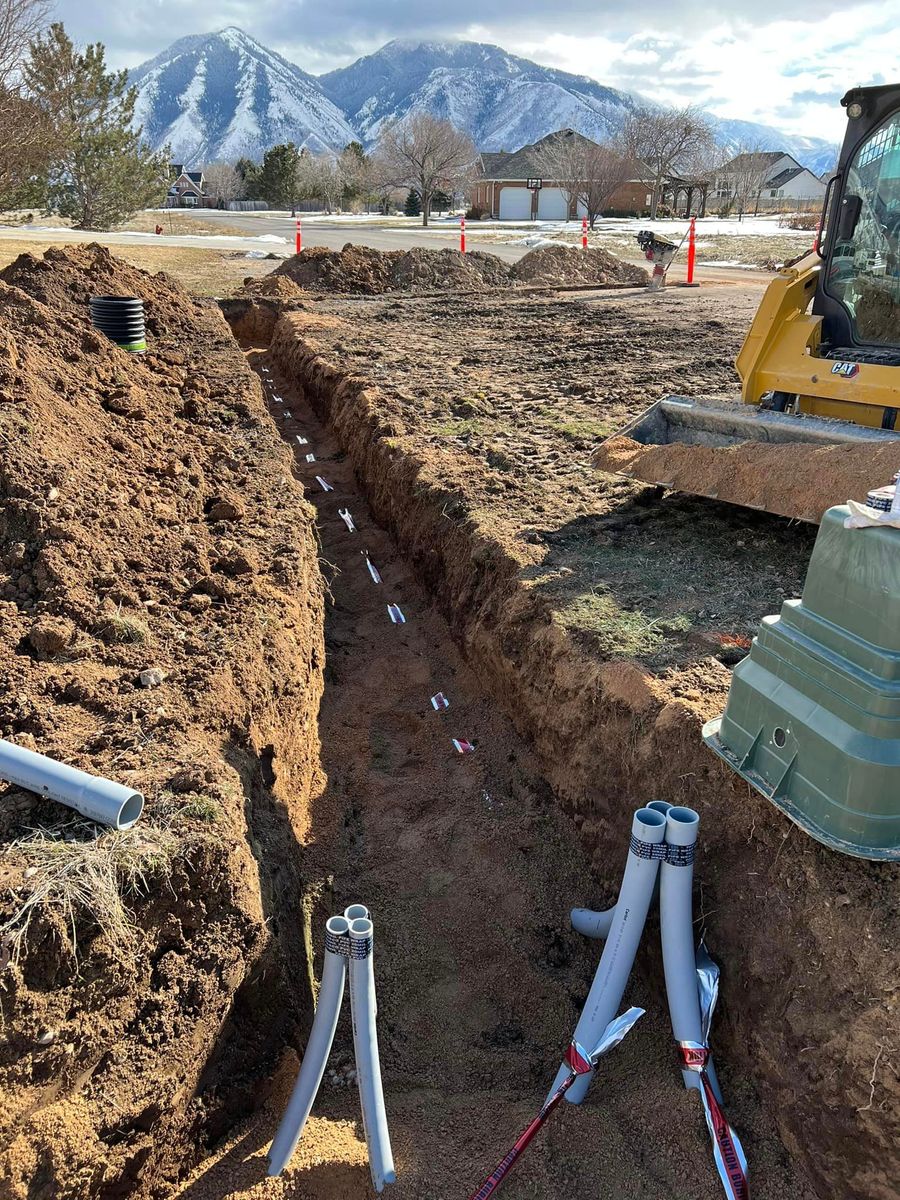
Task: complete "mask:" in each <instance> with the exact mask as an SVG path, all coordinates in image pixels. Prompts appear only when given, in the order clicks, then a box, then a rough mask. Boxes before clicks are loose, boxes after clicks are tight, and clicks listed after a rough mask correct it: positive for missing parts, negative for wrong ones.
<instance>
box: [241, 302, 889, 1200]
mask: <svg viewBox="0 0 900 1200" xmlns="http://www.w3.org/2000/svg"><path fill="white" fill-rule="evenodd" d="M266 324H268V321H267V322H266ZM245 332H246V331H245ZM271 352H272V354H273V355H274V357H275V358H276V361H277V362H278V363H279V365H280V367H281V368H282V369H283V370H284V372H285V373H286V374H288V375H289V376H290V377H291V378H292V379H293V380H295V381H296V383H297V385H298V387H300V388H302V390H303V392H304V393H305V396H306V397H307V398H308V400H309V402H310V403H311V404H312V406H313V407H314V409H315V410H316V411H317V413H318V414H319V415H320V417H321V418H322V419H323V420H325V421H326V422H328V424H329V425H330V426H331V427H332V428H333V430H334V432H335V434H336V436H337V438H338V440H339V441H340V443H341V444H342V446H343V448H344V449H345V451H346V453H347V454H348V455H349V456H350V459H351V461H352V463H353V466H354V469H355V471H356V474H357V477H358V478H359V480H360V481H361V484H362V486H363V488H364V490H365V492H366V494H367V498H368V500H369V502H370V504H371V506H372V509H373V513H374V515H375V516H376V518H377V519H378V520H379V521H380V522H382V523H383V524H384V525H385V526H386V527H387V528H388V529H389V530H390V531H391V532H392V534H393V535H394V537H395V538H396V540H397V542H398V544H399V547H400V549H401V551H402V553H403V554H404V555H406V556H408V559H409V561H410V562H411V563H412V564H414V566H415V569H416V570H417V572H418V573H419V575H420V576H421V578H422V579H423V581H424V582H425V583H426V584H427V586H428V587H429V589H430V591H431V592H432V594H433V595H434V596H435V598H436V600H437V602H438V604H439V606H440V607H441V609H442V611H443V613H444V615H445V616H446V618H447V620H448V622H449V624H450V626H451V629H452V630H453V633H454V636H455V637H456V639H457V640H458V642H459V644H460V645H461V647H462V648H463V650H464V653H465V654H466V656H467V658H468V659H469V661H470V662H471V664H472V665H473V666H474V667H475V668H476V669H477V671H478V674H479V677H480V678H481V679H482V680H483V682H484V684H485V686H486V687H487V688H488V689H489V690H490V692H491V693H492V695H493V696H494V697H495V698H496V700H497V701H498V702H499V703H500V704H501V705H502V706H503V708H504V709H505V710H506V712H507V713H508V714H509V715H510V716H511V717H512V719H513V721H514V723H515V725H516V726H517V728H518V729H519V731H520V732H522V733H523V734H524V735H525V736H527V737H528V738H529V739H530V740H531V742H532V743H533V745H534V747H535V749H536V751H537V754H538V756H539V761H540V762H541V764H542V767H543V770H544V772H545V775H546V778H547V780H548V781H549V783H550V784H551V786H552V787H553V789H554V791H555V793H556V796H557V797H558V800H559V803H560V804H561V805H562V806H563V807H564V808H565V809H566V811H567V812H568V813H569V814H570V815H571V818H572V820H573V821H574V822H575V824H576V826H577V827H578V829H579V831H580V835H581V837H582V839H583V841H584V843H585V845H586V846H587V847H588V848H589V850H590V851H591V853H592V857H593V864H594V869H595V873H596V881H597V895H596V896H595V897H594V901H595V903H596V904H597V905H598V906H604V905H605V904H608V903H610V902H612V900H613V898H614V893H615V888H616V886H617V881H618V876H619V872H620V870H621V863H620V862H619V861H612V860H611V859H610V858H609V857H608V856H607V854H606V846H607V845H608V842H609V835H610V833H611V831H612V830H614V829H615V830H619V829H620V828H621V825H622V823H623V822H625V821H627V820H628V815H629V813H630V812H631V810H632V809H633V808H634V807H635V806H637V805H639V804H641V803H644V802H646V801H647V800H649V799H651V798H653V797H659V798H664V799H666V800H669V801H671V802H674V803H681V804H688V805H690V806H691V807H694V808H696V809H698V810H699V812H700V814H701V822H702V826H701V828H702V854H701V855H700V858H699V861H698V866H697V873H696V884H697V896H696V904H697V911H698V913H699V922H700V924H701V925H702V927H703V928H704V929H705V931H706V936H707V940H708V943H709V946H710V948H711V950H712V952H713V954H714V956H715V957H716V958H717V959H718V961H719V962H720V963H721V964H722V967H723V986H722V996H721V999H720V1008H719V1011H718V1014H717V1019H716V1024H715V1029H714V1046H715V1049H716V1050H717V1051H718V1052H719V1054H720V1056H721V1057H722V1059H723V1061H727V1063H728V1066H729V1069H730V1070H732V1071H740V1072H742V1073H745V1074H747V1075H749V1076H750V1077H752V1079H753V1080H754V1082H755V1085H756V1086H757V1088H758V1090H759V1092H760V1094H761V1098H762V1099H763V1102H764V1103H765V1104H766V1106H767V1107H768V1109H769V1110H770V1111H771V1113H772V1114H773V1115H774V1117H775V1118H776V1120H777V1122H778V1125H779V1129H780V1131H781V1135H782V1137H783V1140H784V1142H785V1145H786V1147H787V1149H788V1150H789V1152H790V1153H791V1154H792V1155H793V1156H794V1157H795V1158H796V1159H797V1160H798V1161H800V1162H802V1163H803V1165H804V1167H805V1169H806V1171H807V1172H808V1174H809V1177H810V1178H811V1180H812V1181H813V1184H814V1186H815V1187H816V1189H817V1191H818V1193H819V1194H820V1195H821V1196H822V1197H823V1200H824V1198H825V1197H828V1198H829V1200H831V1198H833V1197H835V1196H841V1197H844V1198H855V1200H892V1198H893V1196H894V1195H895V1182H896V1179H897V1178H898V1177H900V1138H898V1132H900V1127H898V1102H900V1079H898V1077H897V1075H896V1073H895V1072H894V1071H893V1070H892V1069H891V1066H890V1053H891V1052H892V1051H893V1050H895V1049H896V1044H897V1033H896V1030H897V1021H896V1007H895V1003H896V999H897V993H896V987H897V984H896V978H895V975H896V971H895V964H896V944H897V933H898V916H897V912H896V886H895V879H894V874H893V870H892V868H891V867H889V866H885V865H881V864H872V863H866V862H860V861H857V860H853V859H848V858H845V857H841V856H839V855H836V854H833V853H831V852H829V851H827V850H825V849H824V848H822V847H820V846H819V845H818V844H817V843H815V842H813V841H812V840H811V839H809V838H806V837H805V836H803V835H802V834H801V833H800V832H799V831H798V830H796V829H795V828H794V827H793V826H791V825H790V823H789V822H788V821H787V820H786V819H784V818H783V817H782V816H781V815H780V814H778V813H777V811H776V810H775V809H774V808H772V807H771V806H770V805H768V804H767V803H766V802H765V801H764V800H763V799H762V798H761V797H760V796H758V795H757V794H756V793H754V792H752V791H750V789H748V788H747V787H746V786H745V785H744V784H743V783H742V782H741V781H740V780H738V779H737V778H736V777H735V776H733V775H731V774H730V773H729V772H728V771H727V770H726V769H725V768H724V767H722V766H721V765H720V764H719V763H718V762H717V760H715V759H714V758H713V756H712V755H711V754H710V752H709V751H708V750H706V749H705V747H704V746H703V744H702V742H701V740H700V724H701V722H702V720H704V719H706V718H708V717H710V716H713V715H716V712H717V711H719V710H720V708H721V704H722V699H723V697H722V696H715V697H710V698H709V699H708V700H707V701H706V702H705V705H706V706H705V707H704V702H702V701H701V702H699V703H693V704H692V703H690V702H688V701H687V700H685V699H683V698H678V697H676V696H674V695H673V694H672V693H671V692H670V691H669V690H668V689H667V686H666V684H665V681H664V680H661V679H659V678H654V677H651V676H649V675H647V674H646V673H644V672H643V671H642V670H641V669H640V668H638V667H637V666H636V665H633V664H629V663H615V664H613V663H604V662H601V661H598V660H596V659H593V658H591V657H589V656H588V655H587V654H586V653H585V651H584V650H583V649H581V648H579V646H578V645H576V644H575V642H574V641H572V640H571V638H570V636H569V635H568V634H567V632H566V631H565V630H564V629H562V628H561V627H560V626H559V625H558V624H556V623H554V621H553V619H552V615H551V613H550V612H549V611H548V610H547V609H546V608H545V607H544V606H543V604H542V603H541V602H540V601H539V600H538V599H536V597H535V595H534V593H533V592H532V591H530V590H529V589H528V587H527V585H526V584H525V583H524V582H523V581H522V579H521V578H520V576H519V564H518V563H517V562H516V560H515V558H514V557H513V556H512V555H511V554H510V553H509V552H508V551H506V550H505V549H504V547H503V546H502V545H501V544H500V543H499V542H498V541H496V540H494V539H492V537H491V536H490V534H489V532H486V531H485V529H484V528H483V527H482V526H479V525H477V524H476V523H475V522H473V521H471V520H467V519H466V515H465V497H464V496H457V495H454V494H453V493H452V492H451V491H449V490H448V488H447V486H446V484H445V483H443V482H442V479H441V471H440V460H439V458H438V459H436V458H435V455H434V453H433V450H432V451H431V452H430V453H428V454H425V453H424V452H423V450H422V448H421V446H420V445H419V444H417V443H416V441H415V439H414V438H413V437H412V436H409V434H408V431H406V430H405V429H404V427H403V423H402V420H401V418H400V415H399V413H398V412H397V410H396V408H395V407H392V405H391V403H390V401H389V399H388V398H387V397H386V396H384V395H382V394H380V393H379V391H378V390H377V389H375V388H373V387H372V386H371V385H370V384H368V383H367V382H366V381H363V380H361V379H360V378H359V377H354V376H353V375H352V374H348V373H347V371H346V370H345V369H342V366H341V364H340V363H339V362H336V361H334V359H333V358H331V359H330V358H328V357H327V356H326V355H325V354H323V352H322V351H321V348H320V347H319V346H317V344H316V342H315V339H314V335H313V334H312V333H310V332H309V331H308V330H306V329H305V328H304V317H303V314H302V313H299V314H289V315H285V316H284V317H282V319H281V320H280V321H279V322H278V324H277V325H276V326H275V329H274V333H273V336H272V343H271ZM640 966H641V970H642V971H644V972H645V973H646V975H647V978H648V979H651V980H656V981H657V983H658V984H659V982H660V981H661V966H660V960H659V955H658V953H657V952H656V951H655V950H654V949H652V948H651V949H650V950H649V952H648V953H645V954H644V956H643V958H642V960H641V963H640ZM658 1000H659V1003H660V1004H664V997H663V994H662V988H661V986H660V987H659V992H658ZM751 1167H752V1147H751Z"/></svg>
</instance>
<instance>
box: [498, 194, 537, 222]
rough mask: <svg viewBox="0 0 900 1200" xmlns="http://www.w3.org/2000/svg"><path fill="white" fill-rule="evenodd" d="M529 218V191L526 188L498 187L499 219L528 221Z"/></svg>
mask: <svg viewBox="0 0 900 1200" xmlns="http://www.w3.org/2000/svg"><path fill="white" fill-rule="evenodd" d="M530 219H531V192H529V190H528V188H523V187H520V188H517V187H505V188H501V189H500V220H501V221H528V220H530Z"/></svg>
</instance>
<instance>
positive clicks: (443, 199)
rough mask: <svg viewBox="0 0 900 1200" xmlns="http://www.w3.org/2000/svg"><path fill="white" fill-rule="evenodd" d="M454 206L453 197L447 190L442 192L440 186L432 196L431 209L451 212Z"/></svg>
mask: <svg viewBox="0 0 900 1200" xmlns="http://www.w3.org/2000/svg"><path fill="white" fill-rule="evenodd" d="M452 206H453V200H452V198H451V197H450V195H449V194H448V193H447V192H442V191H441V189H440V188H438V190H437V191H436V192H435V193H434V195H433V196H432V197H431V211H432V212H433V213H442V212H449V211H450V209H451V207H452Z"/></svg>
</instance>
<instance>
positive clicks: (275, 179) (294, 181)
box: [254, 142, 300, 208]
mask: <svg viewBox="0 0 900 1200" xmlns="http://www.w3.org/2000/svg"><path fill="white" fill-rule="evenodd" d="M299 167H300V151H299V150H298V149H297V147H296V146H295V145H294V143H293V142H284V143H283V144H282V145H280V146H272V147H271V148H270V149H268V150H267V151H266V152H265V154H264V155H263V160H262V166H261V167H260V168H259V171H258V173H257V175H256V179H255V180H254V188H255V189H256V193H257V197H258V199H260V200H265V201H266V202H267V203H268V204H271V205H272V206H273V207H274V208H292V207H293V205H294V202H295V201H296V199H297V192H298V187H299V179H298V175H299Z"/></svg>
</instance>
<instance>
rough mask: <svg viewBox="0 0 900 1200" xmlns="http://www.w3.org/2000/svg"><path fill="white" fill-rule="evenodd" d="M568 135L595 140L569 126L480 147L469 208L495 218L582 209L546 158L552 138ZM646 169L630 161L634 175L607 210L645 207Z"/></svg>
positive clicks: (548, 216) (548, 217)
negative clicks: (516, 145) (529, 140)
mask: <svg viewBox="0 0 900 1200" xmlns="http://www.w3.org/2000/svg"><path fill="white" fill-rule="evenodd" d="M561 139H566V140H569V139H573V140H575V141H578V142H583V143H585V144H587V145H590V146H593V145H596V144H597V143H596V142H592V141H591V140H590V138H586V137H584V136H583V135H582V134H580V133H576V132H575V130H573V129H558V130H556V132H555V133H548V134H547V136H546V137H543V138H541V139H540V141H537V142H534V143H533V144H532V145H530V146H522V147H521V149H519V150H515V151H513V152H511V153H510V152H507V151H505V150H501V151H498V152H489V151H485V152H484V153H482V154H481V155H480V156H479V162H478V167H477V177H476V180H475V183H474V184H473V186H472V199H471V204H472V208H473V210H476V211H480V212H481V213H482V214H483V215H484V216H485V217H493V218H494V219H495V220H500V221H569V220H573V219H574V218H578V217H583V216H584V215H585V212H584V207H583V205H581V204H580V203H576V202H575V200H574V199H571V198H570V193H571V188H566V187H565V186H564V184H565V181H564V180H560V179H554V178H552V168H548V162H552V161H553V159H554V157H559V156H558V155H555V154H554V149H555V147H554V143H557V142H559V141H560V140H561ZM648 179H649V174H648V172H647V171H646V169H645V168H644V167H643V166H641V164H639V163H635V164H634V171H633V178H632V179H630V180H629V181H628V182H626V183H624V184H623V185H622V186H621V187H620V188H619V189H618V190H617V191H616V193H615V195H614V196H613V197H612V199H611V201H610V204H609V208H610V210H612V211H616V212H623V213H634V214H635V215H642V214H643V213H645V212H648V211H649V209H650V200H651V190H652V188H651V186H650V184H649V183H648Z"/></svg>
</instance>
